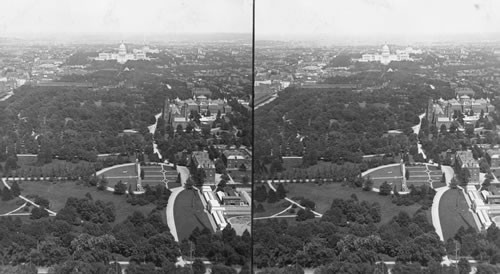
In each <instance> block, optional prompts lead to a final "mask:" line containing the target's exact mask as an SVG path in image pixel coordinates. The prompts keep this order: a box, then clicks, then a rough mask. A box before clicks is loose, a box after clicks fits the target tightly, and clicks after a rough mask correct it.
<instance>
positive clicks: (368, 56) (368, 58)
mask: <svg viewBox="0 0 500 274" xmlns="http://www.w3.org/2000/svg"><path fill="white" fill-rule="evenodd" d="M421 53H422V51H421V50H414V49H412V48H406V49H404V50H396V54H391V51H390V49H389V46H387V45H384V46H383V47H382V52H381V53H365V54H363V55H361V59H358V60H357V61H358V62H380V63H381V64H384V65H388V64H389V63H390V62H392V61H413V59H412V58H411V57H410V54H421Z"/></svg>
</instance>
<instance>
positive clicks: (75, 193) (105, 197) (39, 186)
mask: <svg viewBox="0 0 500 274" xmlns="http://www.w3.org/2000/svg"><path fill="white" fill-rule="evenodd" d="M19 186H20V187H21V194H22V195H24V196H29V195H38V196H40V197H43V198H45V199H48V200H49V202H50V209H51V210H53V211H55V212H57V211H59V210H61V208H63V207H64V205H65V204H66V200H67V199H68V198H69V197H77V198H83V197H85V194H86V193H90V195H92V198H93V199H94V200H102V201H104V202H108V201H110V202H113V204H114V205H115V211H116V220H115V223H119V222H122V221H124V220H125V219H126V218H127V216H129V215H131V214H132V213H133V212H134V211H139V212H142V213H143V214H144V215H147V214H149V213H150V212H151V211H152V210H153V209H154V208H155V207H156V206H155V205H153V204H147V205H145V206H139V205H135V206H133V205H131V204H129V203H127V202H126V200H125V199H126V196H125V195H115V194H113V193H112V192H110V191H99V190H97V188H96V187H88V186H84V185H83V184H77V183H76V182H74V181H61V182H48V181H24V182H19Z"/></svg>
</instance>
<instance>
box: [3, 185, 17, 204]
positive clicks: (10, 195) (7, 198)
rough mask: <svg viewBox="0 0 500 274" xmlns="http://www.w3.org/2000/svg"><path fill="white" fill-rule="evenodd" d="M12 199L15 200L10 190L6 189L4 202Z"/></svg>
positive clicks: (4, 190) (4, 189)
mask: <svg viewBox="0 0 500 274" xmlns="http://www.w3.org/2000/svg"><path fill="white" fill-rule="evenodd" d="M12 199H14V196H12V192H11V191H10V189H9V188H7V187H4V188H3V191H2V201H10V200H12Z"/></svg>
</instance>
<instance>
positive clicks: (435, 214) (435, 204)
mask: <svg viewBox="0 0 500 274" xmlns="http://www.w3.org/2000/svg"><path fill="white" fill-rule="evenodd" d="M441 171H442V172H443V173H444V174H445V175H444V177H445V179H446V186H443V187H439V188H436V189H435V190H436V195H434V199H433V200H432V208H431V215H432V225H433V226H434V229H435V230H436V233H437V235H438V236H439V239H441V241H443V242H444V237H443V229H442V227H441V219H440V218H439V203H440V201H441V197H442V196H443V194H444V193H445V192H446V190H448V189H450V187H449V186H450V182H451V179H453V176H454V175H455V172H454V171H453V168H452V167H451V166H443V165H442V166H441Z"/></svg>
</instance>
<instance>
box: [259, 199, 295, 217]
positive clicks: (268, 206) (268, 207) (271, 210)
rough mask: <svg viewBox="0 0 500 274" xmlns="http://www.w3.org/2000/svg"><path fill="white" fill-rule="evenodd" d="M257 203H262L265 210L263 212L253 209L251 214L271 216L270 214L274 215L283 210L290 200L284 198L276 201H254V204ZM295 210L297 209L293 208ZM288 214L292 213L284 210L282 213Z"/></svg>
mask: <svg viewBox="0 0 500 274" xmlns="http://www.w3.org/2000/svg"><path fill="white" fill-rule="evenodd" d="M257 204H262V206H263V207H264V210H265V211H264V212H256V211H254V214H253V216H254V217H257V218H259V217H267V216H271V215H274V214H276V213H279V212H281V211H283V210H284V209H286V208H287V207H288V206H289V205H290V202H288V201H286V200H281V201H279V202H276V203H268V202H263V203H259V202H255V205H257ZM295 211H297V209H295ZM289 214H293V213H289V212H285V213H284V214H283V215H289Z"/></svg>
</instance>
